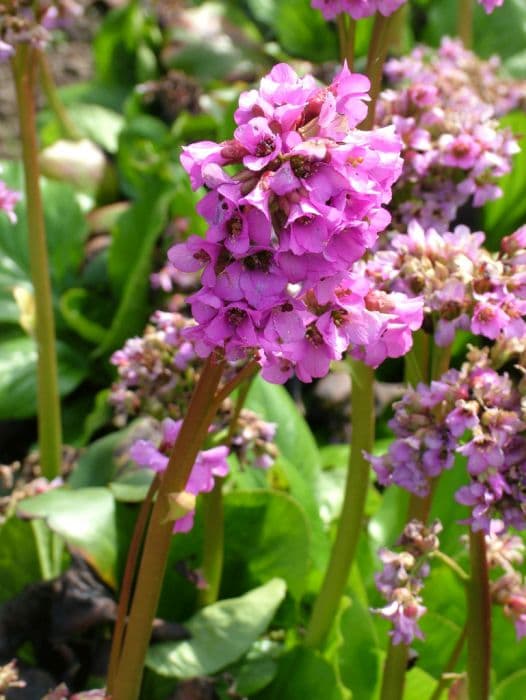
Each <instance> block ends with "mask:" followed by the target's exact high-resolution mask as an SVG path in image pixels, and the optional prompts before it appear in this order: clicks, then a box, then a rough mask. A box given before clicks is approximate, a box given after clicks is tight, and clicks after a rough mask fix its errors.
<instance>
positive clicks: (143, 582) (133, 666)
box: [108, 354, 224, 700]
mask: <svg viewBox="0 0 526 700" xmlns="http://www.w3.org/2000/svg"><path fill="white" fill-rule="evenodd" d="M223 368H224V362H223V361H222V360H219V359H218V358H217V357H216V356H215V354H212V355H211V356H210V357H209V359H208V360H207V362H206V364H205V366H204V368H203V371H202V373H201V377H200V379H199V382H198V384H197V386H196V388H195V391H194V394H193V396H192V399H191V401H190V405H189V407H188V412H187V415H186V417H185V420H184V422H183V425H182V427H181V430H180V432H179V435H178V437H177V440H176V442H175V445H174V448H173V451H172V454H171V456H170V459H169V462H168V466H167V468H166V471H165V473H164V475H163V477H162V481H161V484H160V487H159V493H158V496H157V500H156V502H155V504H154V506H153V510H152V515H151V518H150V522H149V525H148V530H147V533H146V537H145V541H144V547H143V554H142V558H141V563H140V566H139V572H138V576H137V582H136V585H135V591H134V596H133V600H132V603H131V607H130V615H129V619H128V626H127V629H126V633H125V636H124V641H123V644H122V652H121V655H120V659H119V663H118V667H117V672H116V674H115V678H114V680H113V681H112V687H111V688H109V689H108V690H109V692H110V693H111V694H112V695H113V697H115V698H119V700H137V698H138V697H139V693H140V688H141V680H142V674H143V667H144V659H145V657H146V652H147V650H148V644H149V641H150V635H151V628H152V621H153V619H154V617H155V613H156V611H157V605H158V602H159V597H160V594H161V587H162V582H163V578H164V573H165V569H166V562H167V559H168V552H169V549H170V542H171V538H172V528H173V521H172V520H171V519H170V517H169V499H170V495H171V494H175V493H181V492H183V491H184V489H185V486H186V483H187V481H188V478H189V476H190V472H191V470H192V467H193V465H194V462H195V459H196V457H197V453H198V452H199V450H200V449H201V447H202V444H203V442H204V440H205V439H206V435H207V432H208V428H209V426H210V424H211V422H212V420H213V418H214V416H215V413H216V411H217V409H218V407H219V403H220V402H219V401H218V394H217V388H218V386H219V382H220V380H221V376H222V374H223Z"/></svg>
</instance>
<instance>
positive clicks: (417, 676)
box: [404, 666, 436, 700]
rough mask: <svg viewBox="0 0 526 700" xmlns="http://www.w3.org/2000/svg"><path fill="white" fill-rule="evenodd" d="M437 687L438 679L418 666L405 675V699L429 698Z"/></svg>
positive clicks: (418, 699)
mask: <svg viewBox="0 0 526 700" xmlns="http://www.w3.org/2000/svg"><path fill="white" fill-rule="evenodd" d="M435 687H436V679H435V678H433V676H430V675H429V674H428V673H426V672H425V671H422V669H421V668H418V666H416V667H415V668H412V669H411V670H410V671H409V673H407V675H406V677H405V687H404V700H422V698H429V697H431V694H432V693H433V691H434V690H435Z"/></svg>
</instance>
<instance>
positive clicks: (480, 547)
mask: <svg viewBox="0 0 526 700" xmlns="http://www.w3.org/2000/svg"><path fill="white" fill-rule="evenodd" d="M469 553H470V562H471V577H470V581H469V585H468V587H467V607H468V666H467V670H468V693H469V695H468V697H469V700H487V699H488V698H489V692H490V669H491V600H490V593H489V579H488V561H487V557H486V540H485V535H484V532H481V531H479V532H473V531H472V530H471V529H470V533H469Z"/></svg>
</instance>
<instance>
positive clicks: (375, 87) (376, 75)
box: [360, 10, 400, 129]
mask: <svg viewBox="0 0 526 700" xmlns="http://www.w3.org/2000/svg"><path fill="white" fill-rule="evenodd" d="M399 12H400V10H397V11H396V12H395V13H394V14H392V15H390V16H389V17H384V16H383V15H382V14H380V13H379V12H377V13H376V15H375V18H374V25H373V33H372V35H371V41H370V43H369V50H368V52H367V65H366V70H365V72H366V73H367V77H368V78H369V80H370V81H371V89H370V90H369V94H370V96H371V101H370V102H369V110H368V112H367V116H366V117H365V119H364V121H363V122H362V124H361V125H360V126H361V128H362V129H372V127H373V125H374V115H375V112H376V103H377V101H378V95H379V94H380V88H381V86H382V73H383V68H384V63H385V57H386V56H387V51H388V49H389V43H390V35H391V28H392V26H393V23H394V22H395V21H396V18H397V15H398V13H399Z"/></svg>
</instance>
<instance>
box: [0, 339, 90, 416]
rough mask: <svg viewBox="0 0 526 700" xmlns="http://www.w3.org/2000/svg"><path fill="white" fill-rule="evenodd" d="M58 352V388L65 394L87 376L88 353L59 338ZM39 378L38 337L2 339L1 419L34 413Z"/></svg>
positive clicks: (0, 367)
mask: <svg viewBox="0 0 526 700" xmlns="http://www.w3.org/2000/svg"><path fill="white" fill-rule="evenodd" d="M57 355H58V385H59V391H60V395H61V396H66V395H67V394H69V393H70V392H71V391H73V389H75V388H76V387H77V386H78V385H79V384H80V382H81V381H82V380H83V379H84V378H85V377H86V375H87V371H88V368H87V363H86V357H85V356H84V355H83V354H82V353H79V352H78V351H76V350H74V349H73V348H71V347H70V346H68V345H66V344H65V343H62V342H60V341H58V342H57ZM36 381H37V349H36V344H35V341H34V340H33V339H32V338H30V337H29V336H26V335H23V336H22V335H21V336H18V337H13V338H9V339H7V340H5V341H4V342H0V420H2V419H10V418H28V417H29V416H34V415H35V413H36V396H37V388H36Z"/></svg>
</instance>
